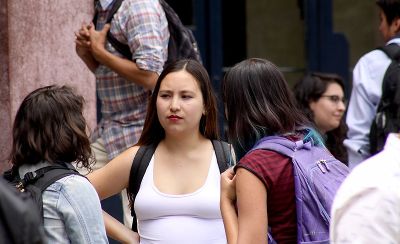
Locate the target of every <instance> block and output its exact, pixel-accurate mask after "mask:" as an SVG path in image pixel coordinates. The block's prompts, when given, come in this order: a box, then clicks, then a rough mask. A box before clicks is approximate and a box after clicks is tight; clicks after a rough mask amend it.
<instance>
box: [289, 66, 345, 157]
mask: <svg viewBox="0 0 400 244" xmlns="http://www.w3.org/2000/svg"><path fill="white" fill-rule="evenodd" d="M332 83H336V84H338V85H339V86H340V87H341V88H342V90H343V92H344V91H345V87H344V83H343V80H342V78H341V77H340V76H339V75H337V74H329V73H317V72H314V73H310V74H307V75H306V76H304V77H303V78H302V79H301V80H299V81H298V82H297V83H296V84H295V85H294V87H293V91H294V94H295V97H296V100H297V106H298V108H299V109H300V110H302V111H303V112H304V113H305V114H306V116H307V117H308V119H309V120H310V121H314V114H313V111H312V110H311V109H310V103H311V102H316V101H318V100H319V99H320V98H321V96H322V95H323V94H324V93H325V91H326V89H327V88H328V85H330V84H332ZM346 133H347V126H346V123H345V121H344V116H343V117H342V120H341V121H340V124H339V127H337V128H335V129H333V130H331V131H328V132H326V135H325V145H326V147H327V148H328V150H329V151H330V152H331V153H332V155H333V156H335V158H337V159H339V160H340V161H341V162H343V163H345V164H347V162H348V159H347V150H346V148H345V147H344V145H343V141H344V139H345V138H346Z"/></svg>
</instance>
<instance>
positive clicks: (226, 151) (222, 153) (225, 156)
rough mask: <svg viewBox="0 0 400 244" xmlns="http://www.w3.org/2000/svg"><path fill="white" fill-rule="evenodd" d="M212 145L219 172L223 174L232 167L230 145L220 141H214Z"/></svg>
mask: <svg viewBox="0 0 400 244" xmlns="http://www.w3.org/2000/svg"><path fill="white" fill-rule="evenodd" d="M212 144H213V147H214V150H215V155H216V157H217V162H218V167H219V172H220V173H223V172H224V171H225V170H227V169H228V168H229V167H230V166H232V162H231V161H232V155H231V148H230V146H229V144H228V143H226V142H224V141H220V140H212Z"/></svg>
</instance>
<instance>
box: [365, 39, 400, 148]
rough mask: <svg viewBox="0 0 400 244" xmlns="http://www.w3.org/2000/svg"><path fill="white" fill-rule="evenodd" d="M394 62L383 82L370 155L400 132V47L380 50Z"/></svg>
mask: <svg viewBox="0 0 400 244" xmlns="http://www.w3.org/2000/svg"><path fill="white" fill-rule="evenodd" d="M378 49H379V50H382V51H383V52H384V53H386V55H387V56H388V57H390V59H391V60H392V62H391V64H390V65H389V67H388V69H387V70H386V72H385V76H384V78H383V82H382V97H381V100H380V102H379V105H378V109H377V111H376V115H375V117H374V120H373V121H372V125H371V130H370V134H369V141H370V153H371V155H374V154H376V153H378V152H380V151H381V150H382V149H383V147H384V145H385V141H386V138H387V136H388V134H389V133H397V132H399V131H400V46H399V45H397V44H395V43H393V44H389V45H387V46H384V47H380V48H378Z"/></svg>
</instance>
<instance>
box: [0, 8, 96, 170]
mask: <svg viewBox="0 0 400 244" xmlns="http://www.w3.org/2000/svg"><path fill="white" fill-rule="evenodd" d="M92 12H93V0H69V1H63V0H40V1H38V0H0V26H1V28H0V65H1V66H0V71H1V76H0V87H1V88H0V130H1V134H0V135H1V136H0V172H1V171H3V170H4V169H5V168H6V167H7V161H8V160H7V157H8V154H9V151H10V148H11V143H10V142H11V128H12V123H13V120H14V116H15V113H16V111H17V109H18V107H19V105H20V103H21V101H22V99H23V98H24V97H25V96H26V95H27V94H28V93H29V92H31V91H32V90H34V89H36V88H39V87H41V86H45V85H50V84H59V85H64V84H65V85H70V86H72V87H75V88H76V90H77V91H78V92H79V93H80V94H81V95H83V96H84V97H85V99H86V107H85V116H86V119H87V121H88V124H89V127H90V128H94V127H95V123H96V95H95V80H94V76H93V74H92V73H91V72H90V71H89V70H88V69H87V68H86V66H85V64H84V63H83V62H82V61H81V60H80V59H79V58H78V56H77V55H76V53H75V44H74V39H75V36H74V31H76V30H77V29H78V28H79V27H80V25H81V23H82V22H83V21H85V22H89V21H91V18H92V17H91V16H92Z"/></svg>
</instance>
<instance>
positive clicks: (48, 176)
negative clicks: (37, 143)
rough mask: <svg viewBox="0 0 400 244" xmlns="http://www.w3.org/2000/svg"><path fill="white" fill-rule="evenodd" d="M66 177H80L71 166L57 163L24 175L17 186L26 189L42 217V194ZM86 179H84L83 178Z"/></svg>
mask: <svg viewBox="0 0 400 244" xmlns="http://www.w3.org/2000/svg"><path fill="white" fill-rule="evenodd" d="M68 175H80V176H82V177H84V176H83V175H81V174H80V173H79V172H78V171H77V170H76V169H75V168H74V167H73V166H72V165H71V164H68V163H57V165H52V166H47V167H43V168H40V169H38V170H36V171H34V172H28V173H26V174H25V175H24V177H23V179H21V182H20V184H19V187H18V186H17V188H19V189H24V188H26V189H28V190H29V191H30V192H31V194H32V196H33V197H34V200H35V201H36V202H37V203H38V206H39V208H40V213H42V215H43V201H42V193H43V192H44V191H45V190H46V188H47V187H49V186H50V185H51V184H53V183H54V182H56V181H57V180H59V179H61V178H64V177H66V176H68ZM85 178H86V177H85Z"/></svg>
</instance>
